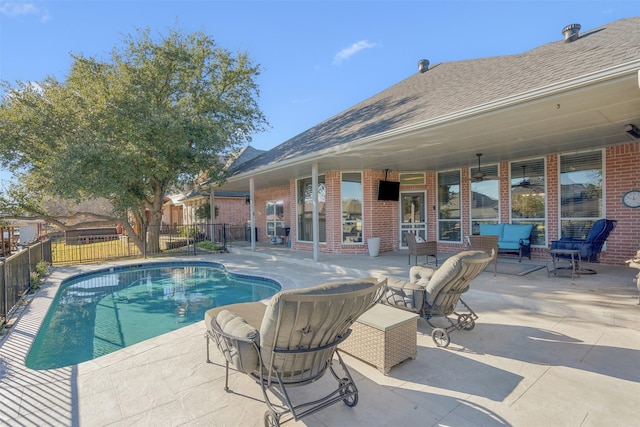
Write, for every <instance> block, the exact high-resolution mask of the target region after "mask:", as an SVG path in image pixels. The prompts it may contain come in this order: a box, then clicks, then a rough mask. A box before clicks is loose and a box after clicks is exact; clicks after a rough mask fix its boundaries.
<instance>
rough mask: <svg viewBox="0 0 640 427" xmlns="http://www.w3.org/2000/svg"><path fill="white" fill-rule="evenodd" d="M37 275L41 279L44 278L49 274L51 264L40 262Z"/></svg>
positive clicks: (37, 266) (37, 265)
mask: <svg viewBox="0 0 640 427" xmlns="http://www.w3.org/2000/svg"><path fill="white" fill-rule="evenodd" d="M36 274H37V275H38V277H39V278H41V279H42V278H43V277H45V276H47V275H48V274H49V263H48V262H47V261H45V260H42V261H39V262H38V263H37V264H36Z"/></svg>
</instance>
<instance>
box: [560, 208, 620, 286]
mask: <svg viewBox="0 0 640 427" xmlns="http://www.w3.org/2000/svg"><path fill="white" fill-rule="evenodd" d="M616 223H617V221H616V220H612V219H599V220H597V221H596V222H594V223H593V225H592V226H591V229H590V230H589V233H588V234H587V238H586V239H569V238H561V239H560V240H554V241H552V242H551V249H571V250H579V251H580V257H581V259H582V261H583V262H599V261H600V252H601V251H602V246H604V242H605V241H606V240H607V237H609V234H610V233H611V232H612V231H613V229H614V228H616ZM556 257H557V258H566V259H570V258H571V255H569V254H558V255H557V256H556ZM583 272H586V273H589V272H593V271H583Z"/></svg>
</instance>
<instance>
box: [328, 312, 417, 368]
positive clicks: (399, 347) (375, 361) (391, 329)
mask: <svg viewBox="0 0 640 427" xmlns="http://www.w3.org/2000/svg"><path fill="white" fill-rule="evenodd" d="M419 317H420V316H418V315H417V314H415V313H411V312H409V311H405V310H401V309H398V308H393V307H389V306H387V305H383V304H376V305H375V306H373V307H372V308H371V309H370V310H369V311H367V312H365V313H364V314H363V315H362V316H360V317H359V318H358V320H357V321H356V322H355V323H354V324H353V325H351V330H352V332H351V335H350V336H349V338H347V339H346V340H345V341H344V342H343V343H342V344H340V346H339V349H340V350H342V351H344V352H346V353H349V354H350V355H352V356H354V357H356V358H358V359H360V360H362V361H364V362H367V363H369V364H371V365H373V366H375V367H376V368H378V370H379V371H380V372H382V373H383V374H385V375H386V374H388V373H389V371H390V370H391V368H392V367H393V366H395V365H397V364H399V363H401V362H403V361H405V360H407V359H415V358H416V354H417V352H418V345H417V339H418V338H417V333H418V318H419Z"/></svg>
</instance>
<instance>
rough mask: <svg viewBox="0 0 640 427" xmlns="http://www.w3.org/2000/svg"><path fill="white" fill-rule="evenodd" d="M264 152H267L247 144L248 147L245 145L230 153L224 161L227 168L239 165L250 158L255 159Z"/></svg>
mask: <svg viewBox="0 0 640 427" xmlns="http://www.w3.org/2000/svg"><path fill="white" fill-rule="evenodd" d="M263 153H266V151H265V150H258V149H257V148H253V147H252V146H250V145H247V146H246V147H243V148H241V149H240V150H238V151H237V152H235V153H233V154H232V155H230V156H229V157H228V158H227V159H226V162H224V163H225V167H227V168H231V167H237V166H238V165H241V164H243V163H245V162H248V161H249V160H253V159H255V158H256V157H258V156H260V155H261V154H263Z"/></svg>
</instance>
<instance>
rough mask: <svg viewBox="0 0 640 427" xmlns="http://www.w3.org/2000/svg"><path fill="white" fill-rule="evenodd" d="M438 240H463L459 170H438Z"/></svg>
mask: <svg viewBox="0 0 640 427" xmlns="http://www.w3.org/2000/svg"><path fill="white" fill-rule="evenodd" d="M438 240H442V241H447V242H461V241H462V235H461V231H460V171H459V170H455V171H449V172H438Z"/></svg>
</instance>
